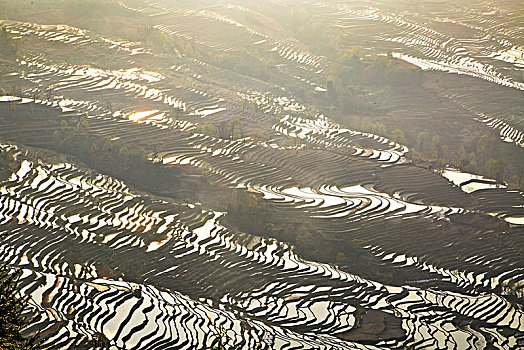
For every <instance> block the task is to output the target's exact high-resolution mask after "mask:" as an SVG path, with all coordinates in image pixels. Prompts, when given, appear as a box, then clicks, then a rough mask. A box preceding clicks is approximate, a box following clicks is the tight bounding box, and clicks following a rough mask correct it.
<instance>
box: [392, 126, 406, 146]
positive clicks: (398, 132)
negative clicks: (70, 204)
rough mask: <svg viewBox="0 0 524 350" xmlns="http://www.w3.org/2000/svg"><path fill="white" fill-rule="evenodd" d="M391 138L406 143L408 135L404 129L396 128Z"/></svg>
mask: <svg viewBox="0 0 524 350" xmlns="http://www.w3.org/2000/svg"><path fill="white" fill-rule="evenodd" d="M391 139H392V140H393V141H395V142H396V143H400V144H406V143H407V140H406V136H405V135H404V132H403V131H402V130H399V129H396V130H393V131H392V132H391Z"/></svg>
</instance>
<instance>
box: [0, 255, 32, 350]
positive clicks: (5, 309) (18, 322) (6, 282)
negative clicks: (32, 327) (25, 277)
mask: <svg viewBox="0 0 524 350" xmlns="http://www.w3.org/2000/svg"><path fill="white" fill-rule="evenodd" d="M19 278H20V272H19V271H18V272H16V273H13V272H12V271H9V268H8V267H7V265H5V264H4V265H1V266H0V344H1V345H2V349H4V350H29V349H37V346H36V344H35V341H36V338H35V337H33V338H29V339H25V338H24V337H22V335H21V334H20V332H21V330H22V329H23V328H24V327H26V326H27V325H28V324H29V322H30V319H28V318H27V317H25V316H23V313H24V312H25V311H26V310H27V308H28V300H29V298H28V297H20V296H19V292H20V287H19Z"/></svg>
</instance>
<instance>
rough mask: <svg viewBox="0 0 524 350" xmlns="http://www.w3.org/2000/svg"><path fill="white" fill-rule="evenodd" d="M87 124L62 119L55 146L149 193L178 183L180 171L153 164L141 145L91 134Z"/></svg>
mask: <svg viewBox="0 0 524 350" xmlns="http://www.w3.org/2000/svg"><path fill="white" fill-rule="evenodd" d="M88 127H89V125H88V123H87V122H86V121H79V122H77V123H76V125H70V124H69V123H68V122H66V121H65V120H64V121H62V122H61V124H60V129H58V130H57V131H56V132H55V134H54V144H53V147H54V148H55V149H56V150H57V151H59V152H64V153H68V154H71V155H74V156H77V157H79V158H80V159H81V160H82V161H83V162H85V163H86V164H88V165H89V166H90V167H92V168H94V169H97V170H98V171H100V172H102V173H106V174H109V175H111V176H115V177H117V178H120V179H122V180H124V181H126V182H128V183H129V184H132V185H134V186H136V187H139V188H142V189H144V190H147V191H150V192H157V191H159V190H160V189H161V188H163V187H173V188H175V187H176V186H177V184H178V182H179V176H178V175H177V173H176V172H175V171H173V169H171V168H169V167H167V166H161V165H159V164H155V163H152V162H151V161H150V160H149V159H148V152H147V151H146V150H145V149H144V148H143V147H141V146H140V145H137V144H131V143H125V142H122V141H119V140H109V139H106V138H100V137H94V136H91V135H89V133H88V132H87V128H88Z"/></svg>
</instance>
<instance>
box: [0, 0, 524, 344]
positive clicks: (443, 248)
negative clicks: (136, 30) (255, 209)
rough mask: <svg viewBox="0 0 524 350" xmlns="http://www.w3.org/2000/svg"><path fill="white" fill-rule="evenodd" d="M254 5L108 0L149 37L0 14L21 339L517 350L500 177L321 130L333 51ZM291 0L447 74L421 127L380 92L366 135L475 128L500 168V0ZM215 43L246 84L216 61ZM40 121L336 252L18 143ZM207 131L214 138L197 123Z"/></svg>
mask: <svg viewBox="0 0 524 350" xmlns="http://www.w3.org/2000/svg"><path fill="white" fill-rule="evenodd" d="M271 3H272V6H269V5H268V4H263V5H258V6H257V5H253V3H243V2H237V1H233V2H232V3H226V2H222V1H218V2H209V3H208V2H206V1H202V2H201V4H199V3H198V2H189V1H181V2H180V3H177V4H173V3H172V2H171V1H163V0H160V1H154V2H153V1H148V0H135V1H127V0H125V1H124V0H123V1H120V2H117V8H118V11H120V12H119V16H122V18H124V19H125V20H126V21H134V23H136V26H137V27H138V26H140V25H143V26H144V27H146V24H147V31H148V32H147V33H149V34H147V35H150V36H151V37H155V36H160V37H161V38H163V39H162V40H164V41H163V42H162V44H161V45H157V44H155V43H154V40H153V39H151V40H150V41H147V40H146V34H144V42H138V41H136V40H134V39H133V38H132V36H130V37H127V38H126V37H125V36H124V35H121V36H118V35H115V37H112V36H111V35H110V34H111V33H110V31H102V30H101V32H96V31H94V30H93V29H86V28H81V27H76V26H74V25H73V24H74V23H69V24H67V25H65V24H49V23H48V22H42V23H34V22H29V21H27V20H24V18H22V17H23V16H21V17H20V18H10V19H9V20H2V21H0V27H1V28H2V33H3V35H5V36H6V37H7V38H8V40H9V41H10V42H15V43H20V44H19V45H20V46H21V49H20V53H19V54H18V55H17V57H16V58H15V59H13V60H12V61H11V62H9V61H8V60H7V59H6V60H2V61H0V87H1V88H2V91H3V92H2V96H0V155H1V159H2V160H3V161H4V162H5V163H6V164H8V165H9V167H8V171H7V172H8V174H7V175H6V176H5V177H4V180H2V181H1V182H0V260H1V261H2V262H5V263H7V264H8V266H9V268H11V269H13V271H14V270H15V269H21V271H22V277H21V287H22V289H21V293H22V294H23V295H28V296H30V310H28V312H29V313H30V314H32V315H33V316H34V319H33V321H32V323H31V325H30V327H29V328H27V329H25V330H24V334H25V335H31V334H36V332H40V333H39V334H40V337H41V339H42V345H43V346H44V348H50V349H73V348H89V349H96V348H98V345H97V344H96V343H95V340H98V341H102V342H104V343H105V344H107V345H108V347H109V348H111V349H208V348H212V346H214V345H216V342H217V340H218V339H223V340H224V341H225V342H226V344H227V345H226V348H229V349H246V350H247V349H390V348H394V349H403V348H413V349H419V348H428V349H470V348H475V349H477V348H478V349H492V348H496V349H519V348H522V347H523V346H524V312H523V308H522V306H523V304H522V300H523V298H524V294H523V291H524V289H523V287H524V246H523V242H524V239H523V238H524V226H523V225H524V221H523V218H524V191H523V190H522V188H519V186H515V185H511V184H507V183H501V182H500V181H496V180H494V179H491V178H489V177H487V176H476V175H474V174H469V173H467V172H465V171H461V170H459V169H451V168H448V169H445V170H444V171H443V172H442V173H439V172H435V171H433V170H430V169H428V168H427V167H422V166H418V165H416V164H415V162H414V161H413V160H412V157H411V155H410V152H412V150H411V149H410V147H408V146H407V145H406V144H405V143H404V142H402V141H401V140H399V139H393V137H386V136H385V135H382V134H381V135H378V134H379V133H380V132H377V134H375V133H373V132H369V131H364V130H361V129H359V126H358V125H357V124H356V123H355V124H352V123H348V124H345V123H344V119H342V118H335V116H334V115H331V114H330V110H329V109H328V108H323V107H325V106H323V103H327V102H326V101H328V100H326V98H328V97H326V96H327V95H328V94H329V93H330V92H329V91H328V85H327V82H328V81H329V70H330V67H331V66H332V65H333V64H335V62H332V61H330V59H329V58H328V56H324V55H321V54H319V53H318V52H317V53H314V52H313V51H314V50H312V49H310V48H309V47H308V45H306V44H305V43H303V42H301V41H300V39H299V38H298V36H297V38H295V37H291V36H289V35H283V33H288V32H286V30H288V29H286V28H287V27H286V26H285V25H284V24H282V23H279V20H280V17H279V14H278V13H275V11H276V12H278V9H281V8H282V9H284V8H286V7H285V6H287V5H285V4H283V2H281V1H274V2H271ZM292 3H293V1H292ZM301 4H302V6H303V7H304V8H305V9H306V10H307V11H313V12H312V13H314V16H313V18H314V19H316V20H321V21H324V22H326V23H330V26H331V27H330V28H332V30H336V31H339V32H340V35H341V36H340V37H341V38H342V39H341V41H340V45H341V46H343V47H346V48H350V47H360V48H363V51H364V52H365V53H366V55H370V56H379V57H380V56H381V55H385V56H389V57H390V58H392V59H393V58H394V59H398V60H402V61H406V62H409V63H410V64H412V65H415V66H418V67H420V68H421V69H422V70H424V74H435V75H432V77H433V76H435V77H438V79H441V80H443V81H446V84H449V86H450V87H449V88H448V89H442V90H439V93H438V96H436V97H435V100H431V101H430V102H427V103H428V105H430V106H431V107H432V108H433V107H434V109H432V111H431V113H430V114H431V115H430V116H429V117H428V111H427V108H428V107H427V106H426V105H425V103H424V101H422V102H421V101H420V100H418V99H417V98H418V97H420V98H425V97H427V95H425V94H426V92H424V91H420V96H411V95H409V96H407V95H405V94H404V95H403V92H402V89H401V88H399V89H398V90H397V91H391V90H389V91H386V92H383V93H381V95H380V99H381V101H380V104H381V106H385V105H388V108H387V109H384V114H383V116H382V118H383V119H381V121H383V122H384V123H385V124H386V125H387V126H388V127H389V126H390V124H391V125H396V126H399V125H400V126H402V125H407V124H409V123H411V124H410V125H414V128H415V129H416V130H426V129H422V128H424V127H427V128H428V130H437V131H438V132H439V133H440V134H441V135H442V139H443V141H446V140H449V144H450V145H453V142H455V144H456V145H457V146H460V145H462V143H461V142H462V139H461V137H459V135H461V133H462V132H463V130H464V129H467V128H468V127H472V128H480V129H481V130H484V129H485V131H486V132H496V133H497V135H498V136H500V140H497V141H498V142H499V143H500V144H501V145H502V146H503V147H510V148H504V149H505V150H506V149H509V150H510V151H511V152H513V153H512V154H514V155H515V158H514V159H522V157H523V153H522V152H523V150H522V147H523V146H524V143H523V142H524V136H523V132H524V131H523V128H524V122H523V119H522V115H523V114H522V113H523V109H522V106H523V104H522V102H524V100H523V95H522V94H523V93H524V92H522V90H524V86H523V82H522V72H523V69H524V61H523V60H522V57H521V56H522V54H523V52H524V51H523V50H524V49H523V48H524V42H523V40H524V39H523V36H522V30H521V29H522V11H521V9H520V10H519V8H518V6H517V8H516V7H515V4H514V3H513V2H511V1H474V2H472V3H467V4H465V3H464V4H461V3H460V2H459V3H448V2H446V3H445V4H446V6H443V5H442V4H441V3H435V2H430V1H421V2H418V3H416V4H414V3H412V2H399V3H398V4H392V3H391V2H386V1H380V0H373V1H371V2H370V1H354V2H348V1H342V0H326V1H321V2H317V1H302V2H301ZM273 6H274V7H273ZM275 9H276V10H275ZM519 21H520V22H519ZM519 23H520V24H519ZM173 38H176V39H173ZM171 40H182V42H184V43H190V45H189V44H187V45H189V46H186V47H182V46H180V45H179V46H178V47H175V46H169V45H171V44H169V43H173V42H175V43H176V42H177V41H171ZM173 45H174V44H173ZM191 45H192V46H191ZM187 47H191V50H192V51H193V53H191V50H190V49H188V48H187ZM184 50H185V51H184ZM195 52H196V53H195ZM197 53H199V54H197ZM229 54H234V55H237V54H238V55H244V56H245V57H249V59H252V60H253V61H250V62H258V64H260V65H261V66H263V67H265V68H264V69H267V71H265V70H264V71H262V73H261V72H260V71H254V72H249V71H247V70H240V69H239V68H238V67H237V66H235V65H233V66H228V65H227V62H226V63H224V60H227V57H228V56H227V55H229ZM216 55H222V57H223V58H222V61H220V59H215V56H216ZM233 57H236V56H233ZM86 60H88V61H89V62H88V61H86ZM86 62H88V63H86ZM268 62H269V63H268ZM237 63H238V62H237ZM238 64H239V65H240V63H238ZM268 67H269V68H268ZM417 69H418V68H417ZM428 70H431V71H434V72H427V71H428ZM268 72H269V73H268ZM265 74H269V75H270V78H267V77H266V75H265ZM273 78H274V79H273ZM297 91H304V95H299V94H297ZM432 91H433V90H432ZM369 94H370V95H371V93H369ZM304 96H305V97H308V98H305V97H304ZM486 96H491V97H493V98H491V99H488V98H486ZM381 108H382V107H381ZM19 116H22V117H20V118H19ZM50 121H53V123H54V124H53V123H51V122H50ZM60 121H67V122H68V123H69V124H66V125H69V126H71V127H72V128H76V130H79V129H80V128H82V130H83V131H84V132H85V133H86V134H88V135H90V136H92V137H97V138H103V139H107V140H113V141H116V140H118V141H119V142H124V143H129V144H136V145H140V146H141V147H143V148H144V149H145V150H147V152H148V157H149V161H150V162H155V163H156V164H158V165H159V166H163V167H170V169H171V168H174V169H179V168H184V169H185V168H191V169H193V170H195V169H196V170H197V171H201V172H204V173H205V174H206V175H205V179H206V181H209V182H210V183H212V184H213V185H214V186H217V188H220V189H222V190H223V191H229V192H232V193H234V191H240V192H242V193H249V194H253V195H254V196H256V198H258V199H260V200H261V201H262V202H263V203H265V205H267V206H268V207H270V208H272V210H273V212H274V213H275V214H274V219H275V220H277V221H278V220H282V223H281V225H282V226H284V225H285V224H286V222H283V221H284V220H290V221H293V222H299V223H301V224H302V225H305V226H307V227H308V229H309V232H310V233H311V234H313V235H315V239H316V240H317V241H316V242H320V241H321V242H325V244H326V245H327V244H329V245H333V246H337V245H338V246H340V247H343V246H347V245H351V247H352V250H351V251H352V252H356V253H355V256H347V257H344V258H343V259H340V261H330V262H319V261H315V260H314V259H310V258H306V256H307V252H301V251H299V250H298V249H297V248H296V247H295V246H294V245H293V244H291V243H290V242H286V241H285V240H283V239H277V238H271V237H268V236H264V235H262V234H254V233H247V232H243V231H242V230H239V229H237V228H236V227H234V225H231V224H230V222H229V221H228V220H227V219H226V218H227V216H228V213H227V212H226V211H225V209H224V208H222V209H224V210H221V209H217V208H209V207H206V206H205V205H203V204H201V203H198V202H197V201H196V200H192V199H191V198H188V199H187V200H186V199H180V198H167V197H162V198H160V197H157V196H154V195H152V194H148V193H144V192H143V191H141V190H140V189H139V188H133V187H131V186H129V185H128V184H126V183H125V182H124V181H122V180H121V179H118V178H116V177H111V176H109V175H106V174H102V173H100V172H99V170H98V169H91V168H89V167H87V166H86V165H84V164H82V163H81V162H80V161H79V160H78V159H75V158H73V157H71V156H65V155H63V154H55V153H53V155H49V153H45V152H44V153H42V152H38V151H35V149H36V148H33V147H39V148H45V147H47V145H49V144H51V143H52V142H53V141H52V140H53V137H54V136H53V135H56V130H57V128H59V127H60V126H57V125H59V124H60ZM388 123H389V124H388ZM209 125H213V126H214V128H215V130H218V131H216V132H215V133H204V132H203V131H202V130H204V128H202V127H203V126H209ZM255 132H256V133H262V134H264V136H265V137H264V138H260V137H257V135H256V133H255ZM508 152H509V151H508ZM0 174H3V173H2V172H0ZM229 192H228V193H229ZM213 195H214V194H213V193H210V194H209V196H213ZM340 249H342V248H340ZM348 254H349V253H348ZM343 255H344V254H343ZM363 257H364V258H363ZM359 259H361V260H359Z"/></svg>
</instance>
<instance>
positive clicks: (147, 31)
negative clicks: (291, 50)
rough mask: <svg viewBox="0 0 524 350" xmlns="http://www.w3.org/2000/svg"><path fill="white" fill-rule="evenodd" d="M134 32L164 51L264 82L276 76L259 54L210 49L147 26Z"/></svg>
mask: <svg viewBox="0 0 524 350" xmlns="http://www.w3.org/2000/svg"><path fill="white" fill-rule="evenodd" d="M136 34H137V38H139V39H140V40H141V41H142V42H144V43H146V44H148V45H151V46H152V47H154V48H156V49H159V50H161V51H164V52H166V53H170V54H172V53H176V54H181V55H185V56H188V57H192V58H196V59H198V60H201V61H204V62H207V63H209V64H212V65H215V66H218V67H222V68H225V69H228V70H230V71H233V72H236V73H239V74H243V75H247V76H251V77H256V78H258V79H261V80H264V81H276V79H277V71H276V70H275V69H274V66H275V63H274V62H272V61H270V60H267V59H265V58H262V57H255V56H252V55H249V54H247V53H246V52H236V51H213V50H210V49H208V48H206V47H204V46H203V45H199V44H196V43H195V42H193V41H191V40H188V39H185V38H181V37H179V36H176V35H169V34H166V33H164V32H161V31H160V30H158V29H155V28H153V27H151V26H146V27H143V28H140V29H138V30H137V33H136Z"/></svg>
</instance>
